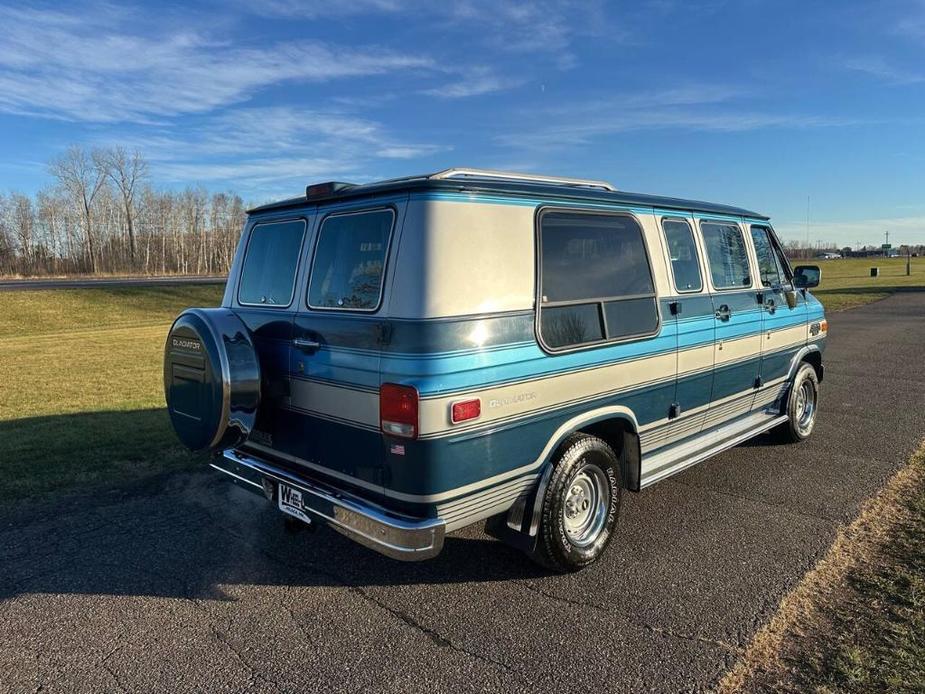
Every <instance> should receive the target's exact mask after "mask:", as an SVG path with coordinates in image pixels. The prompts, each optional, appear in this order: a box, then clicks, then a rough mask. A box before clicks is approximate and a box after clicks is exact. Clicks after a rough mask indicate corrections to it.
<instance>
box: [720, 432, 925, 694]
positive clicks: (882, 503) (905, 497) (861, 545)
mask: <svg viewBox="0 0 925 694" xmlns="http://www.w3.org/2000/svg"><path fill="white" fill-rule="evenodd" d="M718 691H719V692H721V694H731V693H732V692H736V693H738V692H764V691H769V692H770V691H774V692H794V693H796V692H799V693H803V692H815V693H816V694H847V693H849V692H920V693H921V692H925V446H923V447H922V448H921V449H920V450H919V452H918V453H917V454H916V455H915V456H913V458H912V460H911V461H910V463H909V464H908V465H907V466H906V467H904V468H903V469H901V470H900V471H899V472H898V473H897V474H896V475H894V476H893V477H892V478H891V479H890V480H889V482H888V483H887V484H886V486H885V487H884V488H883V489H882V490H881V491H880V492H879V493H878V494H877V495H875V496H874V497H872V498H871V499H869V500H868V501H867V502H865V504H864V505H863V506H862V509H861V512H860V514H859V516H858V518H857V519H856V520H855V521H854V522H852V523H851V524H850V525H848V526H846V527H844V528H842V529H840V530H839V532H838V534H837V536H836V539H835V542H834V543H833V544H832V546H831V548H830V549H829V551H828V552H827V554H826V555H825V556H824V557H823V558H822V559H821V560H820V561H819V563H818V564H817V565H816V566H815V568H814V569H813V570H811V571H810V572H809V573H807V574H806V576H805V577H804V578H803V580H802V581H801V583H800V584H799V585H798V586H797V587H796V589H794V591H793V592H791V593H790V594H789V595H788V596H787V597H785V598H784V600H783V601H782V602H781V605H780V608H779V609H778V611H777V614H775V616H774V617H773V618H772V619H771V621H770V622H769V623H768V624H767V625H766V626H765V627H764V628H763V629H762V630H761V631H760V632H759V633H758V634H757V635H756V636H755V638H754V640H753V641H752V643H751V644H750V645H749V648H748V649H747V650H746V652H745V653H744V655H743V657H742V659H741V660H740V661H739V663H737V665H736V666H735V667H734V668H733V669H732V670H730V672H729V673H727V675H726V676H725V677H724V678H723V680H722V681H721V682H720V685H719V687H718Z"/></svg>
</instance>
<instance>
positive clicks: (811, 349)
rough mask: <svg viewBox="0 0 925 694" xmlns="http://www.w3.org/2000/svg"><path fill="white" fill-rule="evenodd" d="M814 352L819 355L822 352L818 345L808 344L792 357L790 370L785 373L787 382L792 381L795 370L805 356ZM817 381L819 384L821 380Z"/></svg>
mask: <svg viewBox="0 0 925 694" xmlns="http://www.w3.org/2000/svg"><path fill="white" fill-rule="evenodd" d="M814 352H818V353H819V354H820V355H821V354H822V350H821V349H820V348H819V345H818V344H813V343H810V344H808V345H806V346H804V347H803V348H802V349H800V351H799V352H797V353H796V354H795V355H794V356H793V360H792V361H791V362H790V369H789V370H788V371H787V380H788V381H792V380H793V377H794V376H796V373H797V369H798V368H799V367H800V362H802V361H803V359H805V358H806V355H807V354H812V353H814ZM819 381H820V382H821V381H822V379H821V378H820V379H819Z"/></svg>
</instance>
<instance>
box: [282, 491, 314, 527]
mask: <svg viewBox="0 0 925 694" xmlns="http://www.w3.org/2000/svg"><path fill="white" fill-rule="evenodd" d="M279 510H280V511H282V512H283V513H288V514H289V515H290V516H295V517H296V518H298V519H299V520H303V521H305V522H306V523H311V522H312V519H311V518H309V516H308V514H307V513H305V505H304V503H303V500H302V492H300V491H299V490H298V489H293V488H292V487H287V486H286V485H285V484H281V485H279Z"/></svg>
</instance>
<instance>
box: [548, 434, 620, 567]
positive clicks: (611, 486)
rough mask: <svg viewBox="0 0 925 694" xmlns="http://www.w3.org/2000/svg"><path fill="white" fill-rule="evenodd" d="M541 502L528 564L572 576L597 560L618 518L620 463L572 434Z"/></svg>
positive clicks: (602, 446) (596, 442)
mask: <svg viewBox="0 0 925 694" xmlns="http://www.w3.org/2000/svg"><path fill="white" fill-rule="evenodd" d="M552 465H553V470H552V476H551V477H550V480H549V484H548V486H547V487H546V493H545V495H544V497H543V508H542V517H541V519H540V529H539V537H538V538H537V546H536V549H535V550H534V551H533V553H532V555H531V556H532V558H533V559H534V560H535V561H537V562H539V563H540V564H542V565H543V566H546V567H547V568H551V569H554V570H556V571H563V572H565V571H577V570H579V569H582V568H584V567H586V566H588V565H589V564H591V563H593V562H594V561H596V560H597V558H598V557H600V556H601V554H603V553H604V550H605V549H606V548H607V545H609V544H610V540H611V538H612V537H613V532H614V530H615V528H616V525H617V517H618V515H619V512H620V501H621V485H620V480H621V479H622V477H621V470H620V459H619V458H618V457H617V455H616V454H615V453H614V452H613V449H612V448H611V447H610V446H608V445H607V444H606V443H604V441H602V440H601V439H599V438H597V437H595V436H589V435H587V434H575V435H573V436H571V437H569V438H568V439H567V440H566V441H565V443H563V444H562V447H561V448H560V451H559V453H558V455H557V456H556V458H555V460H554V461H553V463H552Z"/></svg>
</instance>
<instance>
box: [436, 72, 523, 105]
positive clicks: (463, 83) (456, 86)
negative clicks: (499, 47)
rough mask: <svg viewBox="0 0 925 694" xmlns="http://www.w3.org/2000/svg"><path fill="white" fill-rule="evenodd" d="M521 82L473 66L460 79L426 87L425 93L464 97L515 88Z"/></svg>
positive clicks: (446, 97)
mask: <svg viewBox="0 0 925 694" xmlns="http://www.w3.org/2000/svg"><path fill="white" fill-rule="evenodd" d="M521 84H523V81H522V80H516V79H510V78H505V77H499V76H497V75H495V74H493V73H492V72H491V71H490V70H488V69H487V68H473V69H471V70H469V71H461V77H460V79H458V80H456V81H453V82H450V83H448V84H444V85H443V86H440V87H435V88H433V89H425V90H424V93H425V94H429V95H431V96H439V97H442V98H445V99H462V98H467V97H471V96H481V95H483V94H493V93H495V92H501V91H505V90H507V89H513V88H514V87H518V86H520V85H521Z"/></svg>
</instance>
